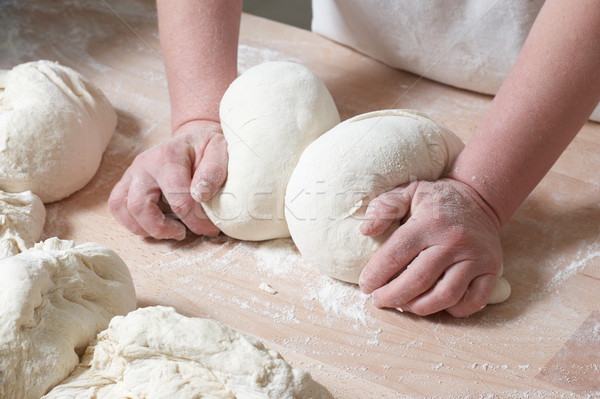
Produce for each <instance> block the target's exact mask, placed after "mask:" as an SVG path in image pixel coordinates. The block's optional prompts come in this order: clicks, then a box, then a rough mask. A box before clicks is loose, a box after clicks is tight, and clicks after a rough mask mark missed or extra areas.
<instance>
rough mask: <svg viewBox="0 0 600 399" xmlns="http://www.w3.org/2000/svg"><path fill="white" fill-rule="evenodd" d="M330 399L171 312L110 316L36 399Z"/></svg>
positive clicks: (235, 337)
mask: <svg viewBox="0 0 600 399" xmlns="http://www.w3.org/2000/svg"><path fill="white" fill-rule="evenodd" d="M88 392H94V397H98V398H214V399H218V398H222V399H235V398H265V399H266V398H272V399H293V398H311V399H332V396H331V394H329V392H327V390H326V389H325V388H324V387H323V386H321V385H319V384H318V383H317V382H315V381H314V380H313V379H312V378H311V376H310V374H308V373H307V372H305V371H303V370H299V369H294V368H292V367H291V366H290V365H289V364H288V363H287V362H286V361H285V359H283V358H282V357H281V355H280V354H279V353H277V352H275V351H273V350H269V349H267V348H265V347H264V345H263V344H262V343H261V342H259V341H258V340H256V339H254V338H252V337H249V336H246V335H244V334H241V333H239V332H236V331H234V330H232V329H230V328H227V327H225V326H224V325H222V324H220V323H218V322H216V321H212V320H208V319H200V318H195V317H185V316H182V315H180V314H179V313H177V312H176V311H175V310H174V309H173V308H168V307H164V306H153V307H148V308H141V309H138V310H136V311H134V312H131V313H129V314H128V315H127V316H125V317H121V316H118V317H115V318H114V319H113V320H112V321H111V322H110V325H109V327H108V329H107V330H105V331H103V332H101V333H100V334H98V338H97V339H96V341H94V342H93V343H92V344H91V345H90V346H89V347H88V349H87V350H86V352H85V355H84V356H83V359H82V361H81V363H80V364H79V366H78V367H77V368H76V369H75V371H74V372H73V373H72V374H71V375H70V376H69V378H67V379H66V380H65V381H63V382H62V383H61V384H60V385H58V386H57V387H55V388H54V389H53V390H52V391H50V392H49V393H48V394H47V395H46V396H44V397H43V399H51V398H57V399H58V398H75V397H84V396H86V393H88Z"/></svg>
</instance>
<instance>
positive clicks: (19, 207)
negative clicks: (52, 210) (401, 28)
mask: <svg viewBox="0 0 600 399" xmlns="http://www.w3.org/2000/svg"><path fill="white" fill-rule="evenodd" d="M45 221H46V208H45V207H44V204H43V203H42V200H40V198H39V197H38V196H37V195H35V194H33V193H32V192H31V191H25V192H22V193H16V194H13V193H5V192H4V191H0V259H4V258H8V257H9V256H13V255H16V254H18V253H20V252H23V251H25V250H26V249H27V248H30V247H32V246H33V244H35V242H36V241H37V240H39V239H40V235H41V234H42V230H43V228H44V223H45Z"/></svg>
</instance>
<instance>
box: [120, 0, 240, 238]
mask: <svg viewBox="0 0 600 399" xmlns="http://www.w3.org/2000/svg"><path fill="white" fill-rule="evenodd" d="M157 5H158V16H159V31H160V35H161V45H162V48H163V52H164V60H165V69H166V73H167V80H168V83H169V94H170V98H171V123H172V127H173V137H172V138H171V139H169V140H166V141H164V142H163V143H160V144H159V145H157V146H155V147H152V148H149V149H147V150H146V151H144V152H143V153H141V154H139V155H138V156H137V157H136V159H135V160H134V161H133V163H132V164H131V166H130V167H129V168H128V169H127V171H126V172H125V174H124V175H123V177H122V178H121V180H120V181H119V182H118V183H117V184H116V185H115V187H114V188H113V191H112V193H111V196H110V199H109V206H110V209H111V211H112V213H113V215H114V216H115V217H116V218H117V219H118V220H119V221H120V222H121V223H122V224H123V225H124V226H125V227H127V228H128V229H129V230H130V231H131V232H132V233H134V234H138V235H142V236H146V237H154V238H159V239H176V240H181V239H183V238H184V237H185V236H186V227H187V228H189V229H190V230H191V231H192V232H194V233H196V234H204V235H210V236H213V235H217V234H218V233H219V229H218V228H217V227H216V226H214V225H213V224H212V223H211V222H210V220H208V218H207V217H206V214H205V213H204V211H203V209H202V206H201V205H200V204H199V202H201V201H206V200H208V199H210V198H211V197H212V196H213V195H214V194H215V193H216V192H217V191H218V190H219V188H220V187H221V185H222V184H223V182H224V181H225V178H226V177H227V161H228V156H227V143H226V142H225V139H224V138H223V134H222V130H221V124H220V122H219V103H220V101H221V97H222V96H223V93H224V92H225V90H226V89H227V87H228V86H229V84H230V83H231V82H232V81H233V79H235V77H236V74H237V45H238V35H239V27H240V18H241V7H242V1H241V0H177V1H169V0H158V2H157ZM162 199H165V200H166V201H167V203H168V204H169V206H170V208H171V211H172V213H174V214H175V215H176V218H173V217H171V216H166V215H165V214H164V213H163V211H162V210H161V207H160V206H159V204H160V202H161V200H162Z"/></svg>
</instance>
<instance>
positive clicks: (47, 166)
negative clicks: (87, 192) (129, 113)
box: [0, 61, 117, 203]
mask: <svg viewBox="0 0 600 399" xmlns="http://www.w3.org/2000/svg"><path fill="white" fill-rule="evenodd" d="M116 124H117V116H116V113H115V111H114V110H113V108H112V106H111V105H110V103H109V102H108V100H107V99H106V97H105V96H104V94H102V92H101V91H100V90H99V89H98V88H97V87H95V86H94V85H93V84H92V83H90V82H89V81H87V80H86V79H85V78H83V77H82V76H81V75H80V74H79V73H77V72H75V71H74V70H72V69H70V68H67V67H64V66H61V65H58V64H56V63H53V62H50V61H35V62H28V63H25V64H21V65H18V66H16V67H15V68H13V69H12V70H10V71H4V73H0V189H1V190H4V191H9V192H13V193H16V192H22V191H27V190H31V191H33V192H34V193H35V194H36V195H38V196H39V197H40V198H41V199H42V201H43V202H44V203H48V202H53V201H57V200H60V199H62V198H65V197H67V196H69V195H71V194H72V193H73V192H75V191H77V190H79V189H80V188H82V187H83V186H85V185H86V184H87V183H88V182H89V181H90V180H91V178H92V177H93V176H94V174H95V173H96V170H97V169H98V166H99V165H100V160H101V158H102V154H103V153H104V150H105V149H106V147H107V145H108V142H109V141H110V139H111V137H112V134H113V132H114V130H115V126H116Z"/></svg>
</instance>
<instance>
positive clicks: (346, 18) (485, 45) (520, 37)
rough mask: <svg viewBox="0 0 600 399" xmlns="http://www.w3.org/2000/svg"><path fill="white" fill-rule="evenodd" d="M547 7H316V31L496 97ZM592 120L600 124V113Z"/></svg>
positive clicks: (422, 1) (506, 0) (431, 3)
mask: <svg viewBox="0 0 600 399" xmlns="http://www.w3.org/2000/svg"><path fill="white" fill-rule="evenodd" d="M543 3H544V0H312V7H313V20H312V30H313V31H314V32H316V33H318V34H321V35H323V36H325V37H327V38H329V39H332V40H334V41H336V42H339V43H341V44H344V45H346V46H348V47H351V48H353V49H355V50H357V51H359V52H361V53H363V54H366V55H368V56H370V57H372V58H375V59H377V60H379V61H381V62H383V63H385V64H387V65H389V66H391V67H394V68H398V69H402V70H405V71H408V72H412V73H414V74H417V75H419V76H422V77H425V78H428V79H432V80H435V81H438V82H441V83H445V84H448V85H451V86H455V87H459V88H463V89H468V90H472V91H476V92H480V93H485V94H495V93H496V92H497V91H498V89H499V88H500V86H501V85H502V82H503V81H504V79H505V78H506V76H508V73H509V71H510V69H511V67H512V65H513V64H514V62H515V60H516V58H517V55H518V54H519V52H520V50H521V48H522V47H523V43H524V42H525V39H526V38H527V35H528V34H529V31H530V30H531V27H532V25H533V22H534V20H535V18H536V17H537V15H538V13H539V11H540V9H541V7H542V5H543ZM590 119H592V120H595V121H599V122H600V105H599V106H598V107H596V109H595V111H594V112H593V113H592V115H591V117H590Z"/></svg>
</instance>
